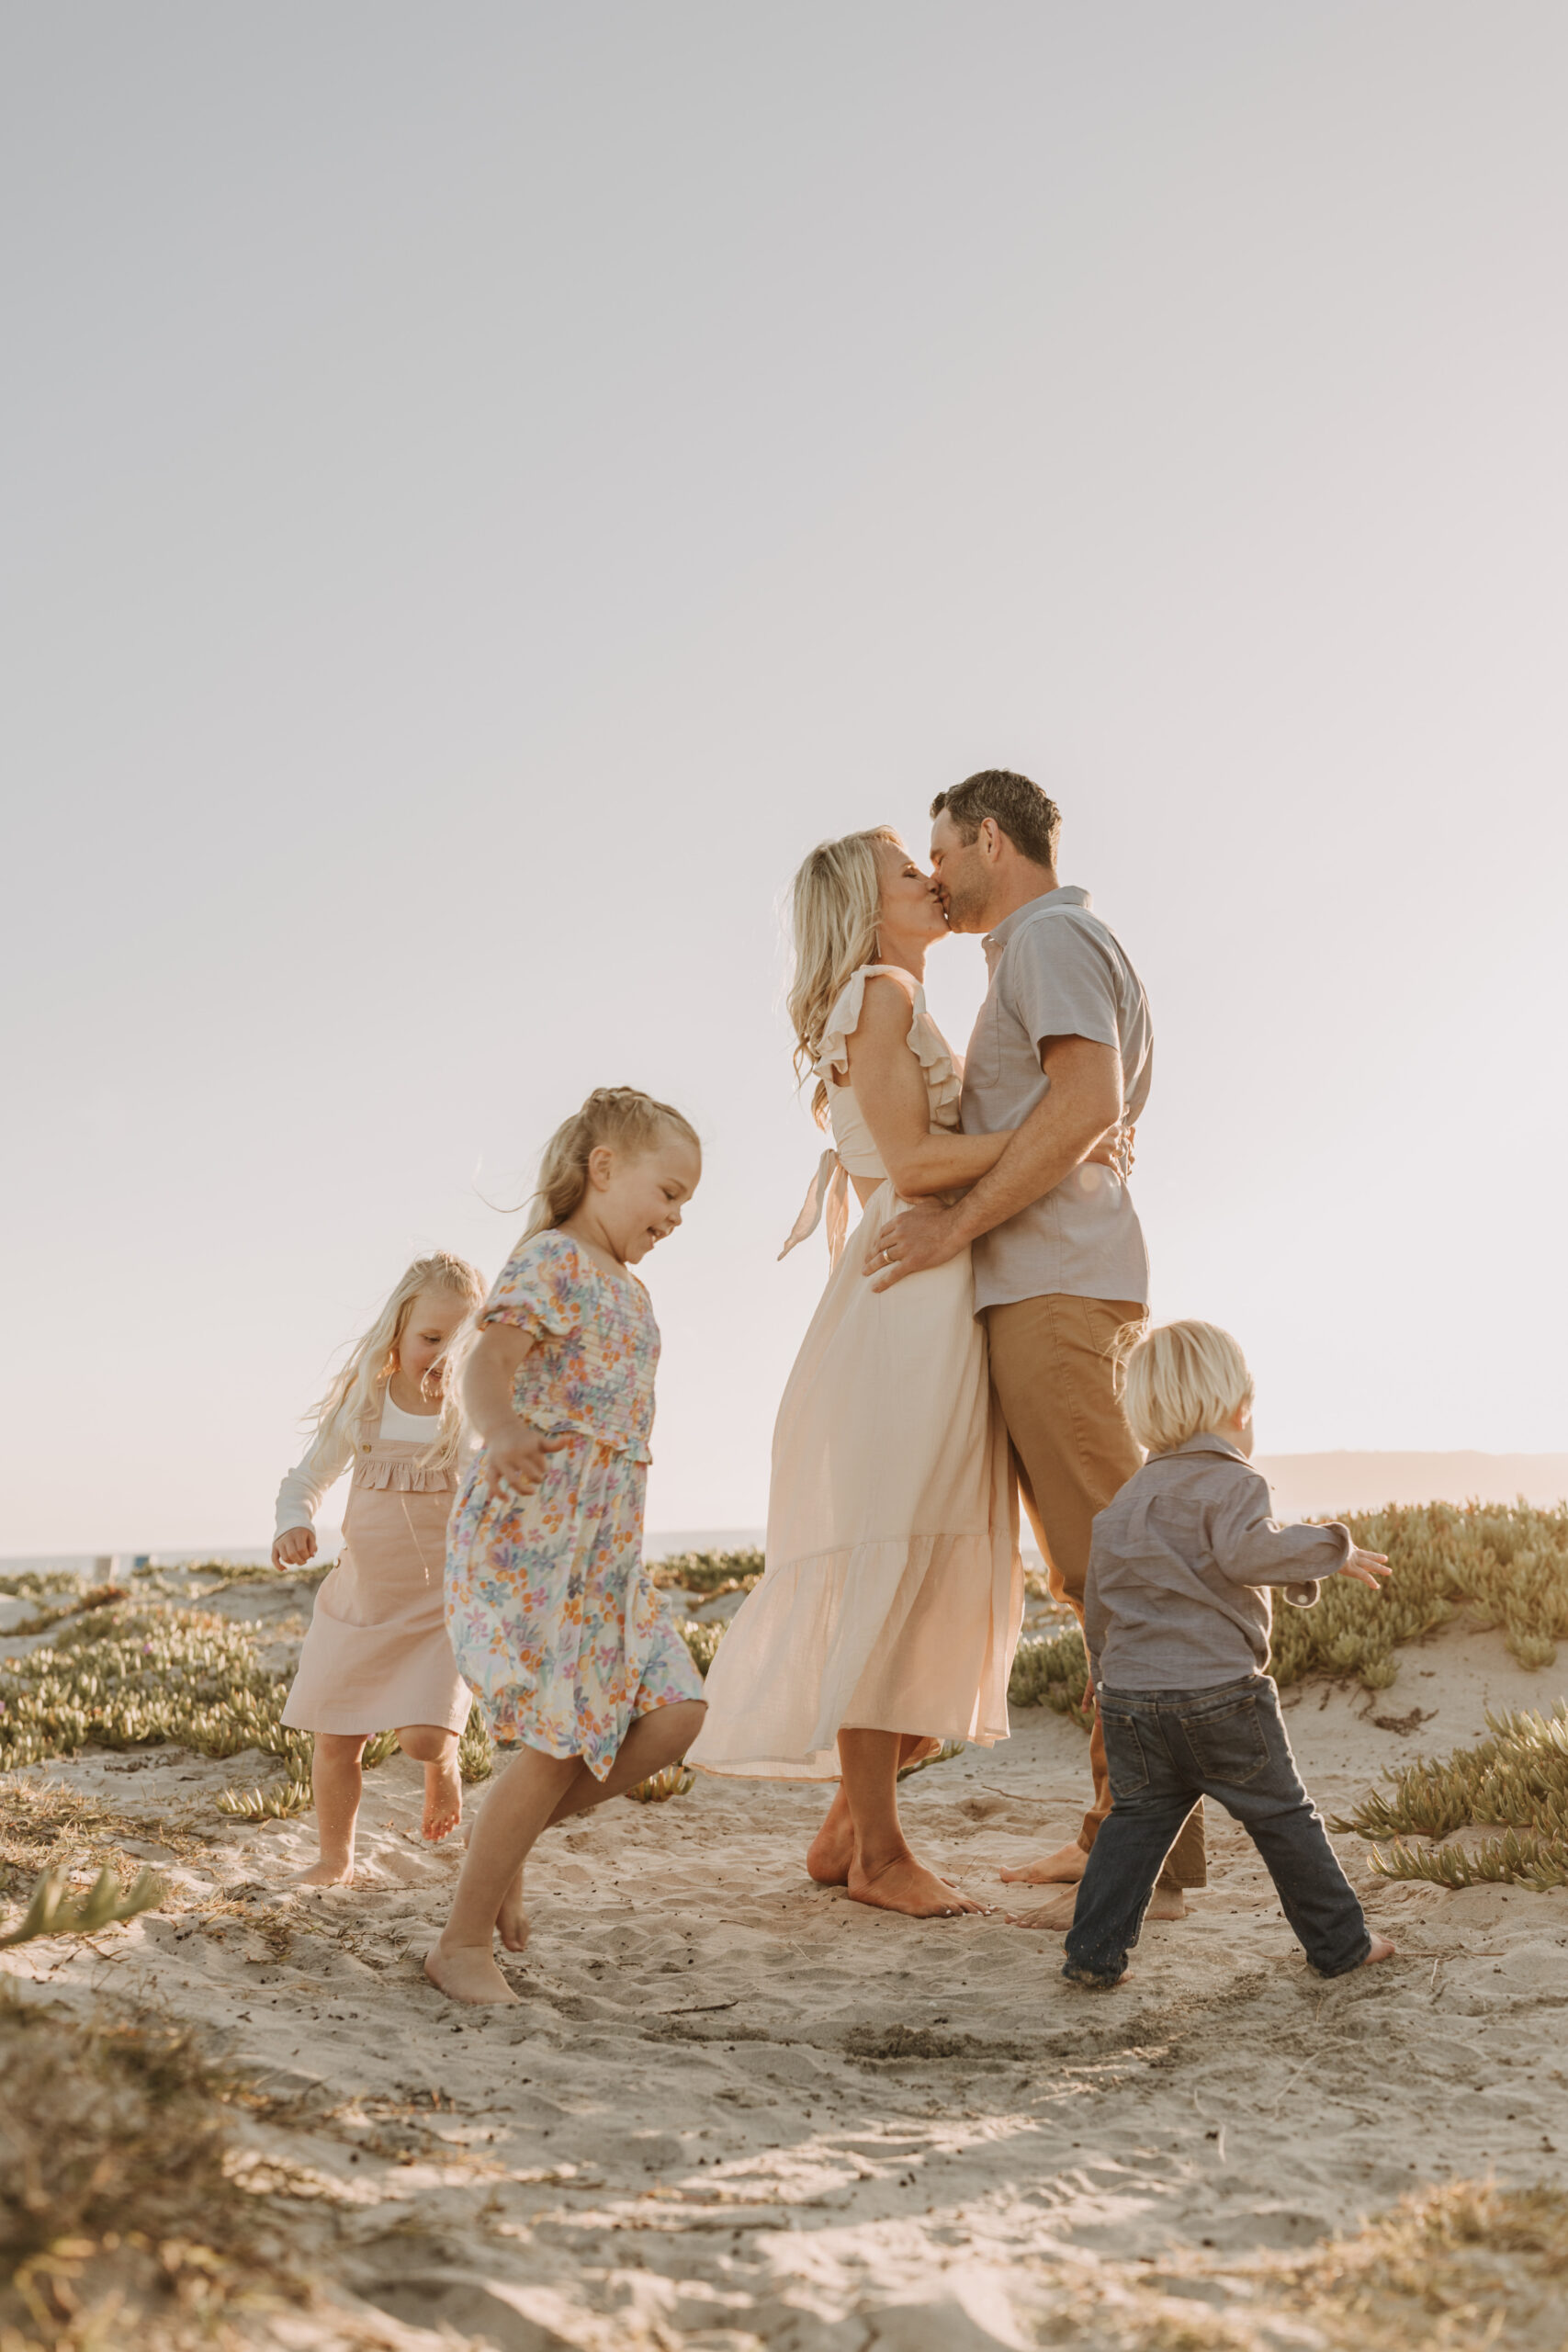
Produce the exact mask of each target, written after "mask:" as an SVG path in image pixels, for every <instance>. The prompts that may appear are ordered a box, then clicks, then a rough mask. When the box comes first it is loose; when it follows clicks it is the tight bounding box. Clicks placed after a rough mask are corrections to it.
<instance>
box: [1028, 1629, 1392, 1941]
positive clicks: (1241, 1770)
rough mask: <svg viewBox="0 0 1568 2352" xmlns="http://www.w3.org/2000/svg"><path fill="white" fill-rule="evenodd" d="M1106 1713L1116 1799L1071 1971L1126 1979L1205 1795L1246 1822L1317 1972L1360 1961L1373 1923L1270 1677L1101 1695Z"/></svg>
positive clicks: (1070, 1936)
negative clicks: (1305, 1780)
mask: <svg viewBox="0 0 1568 2352" xmlns="http://www.w3.org/2000/svg"><path fill="white" fill-rule="evenodd" d="M1100 1718H1101V1721H1102V1722H1103V1723H1104V1725H1105V1754H1106V1761H1107V1764H1108V1765H1109V1768H1110V1774H1111V1796H1112V1798H1113V1799H1114V1803H1113V1804H1112V1806H1111V1813H1110V1815H1109V1817H1108V1818H1107V1819H1106V1820H1105V1821H1104V1822H1103V1823H1102V1824H1101V1826H1100V1835H1099V1837H1098V1838H1096V1839H1095V1841H1094V1848H1093V1850H1092V1852H1091V1853H1090V1855H1089V1865H1088V1868H1087V1869H1086V1870H1085V1871H1084V1874H1083V1880H1082V1883H1081V1884H1080V1885H1079V1888H1078V1899H1077V1909H1076V1910H1075V1912H1074V1915H1073V1924H1072V1927H1071V1928H1069V1930H1068V1932H1067V1947H1066V1949H1067V1959H1066V1967H1065V1968H1064V1969H1063V1971H1062V1973H1063V1975H1064V1976H1066V1977H1068V1978H1069V1979H1070V1980H1071V1981H1072V1982H1073V1983H1074V1984H1077V1985H1114V1984H1115V1982H1116V1980H1117V1978H1118V1977H1119V1976H1121V1975H1122V1973H1123V1971H1124V1970H1125V1968H1126V1965H1127V1954H1128V1952H1129V1951H1130V1950H1131V1948H1132V1947H1133V1945H1134V1944H1135V1943H1136V1942H1137V1940H1138V1931H1139V1929H1140V1928H1142V1926H1143V1924H1144V1913H1145V1910H1146V1909H1147V1908H1148V1901H1149V1896H1150V1895H1151V1894H1153V1892H1154V1884H1155V1881H1156V1878H1157V1877H1158V1875H1159V1867H1160V1864H1161V1863H1162V1862H1163V1861H1164V1860H1165V1857H1166V1854H1167V1851H1168V1849H1169V1846H1170V1841H1171V1839H1172V1838H1174V1837H1175V1836H1176V1833H1177V1831H1178V1830H1179V1828H1180V1826H1181V1825H1182V1823H1183V1822H1184V1821H1185V1820H1186V1818H1187V1815H1188V1814H1189V1812H1190V1810H1191V1806H1192V1802H1193V1800H1194V1798H1196V1797H1199V1796H1205V1797H1213V1798H1214V1799H1215V1801H1216V1802H1217V1803H1218V1804H1223V1805H1224V1808H1225V1811H1226V1812H1227V1813H1228V1814H1230V1815H1232V1817H1233V1818H1234V1819H1235V1820H1236V1821H1239V1822H1240V1823H1241V1825H1242V1826H1243V1828H1244V1829H1245V1830H1246V1831H1247V1836H1248V1837H1249V1838H1251V1840H1252V1842H1253V1844H1254V1845H1255V1846H1256V1847H1257V1849H1258V1852H1259V1853H1260V1854H1261V1855H1262V1857H1263V1859H1264V1860H1265V1862H1267V1864H1268V1866H1269V1877H1270V1878H1271V1879H1272V1880H1273V1882H1274V1885H1275V1888H1276V1890H1277V1892H1278V1894H1279V1897H1280V1904H1281V1905H1283V1908H1284V1913H1285V1917H1286V1918H1287V1919H1288V1920H1289V1921H1290V1923H1291V1925H1292V1928H1294V1929H1295V1931H1296V1934H1297V1935H1298V1936H1299V1937H1300V1939H1301V1941H1302V1944H1303V1948H1304V1950H1305V1951H1306V1956H1307V1958H1308V1960H1309V1961H1310V1962H1312V1965H1313V1966H1314V1968H1315V1969H1316V1970H1317V1972H1318V1973H1319V1975H1320V1976H1343V1975H1344V1974H1345V1973H1346V1972H1347V1970H1348V1969H1352V1968H1359V1966H1360V1964H1361V1962H1362V1961H1363V1960H1365V1958H1366V1956H1367V1954H1368V1952H1369V1951H1371V1937H1370V1936H1369V1935H1368V1933H1367V1922H1366V1917H1365V1914H1364V1913H1363V1912H1362V1909H1361V1906H1360V1905H1359V1903H1358V1902H1357V1900H1356V1897H1355V1894H1353V1892H1352V1891H1351V1887H1350V1883H1349V1881H1348V1879H1347V1877H1346V1876H1345V1873H1344V1871H1342V1870H1341V1869H1340V1867H1339V1864H1338V1861H1337V1859H1336V1856H1335V1852H1334V1849H1333V1847H1332V1846H1331V1845H1330V1844H1329V1842H1328V1834H1327V1832H1326V1830H1325V1828H1324V1826H1323V1817H1322V1815H1320V1814H1319V1812H1318V1810H1317V1807H1316V1806H1315V1805H1314V1804H1313V1802H1312V1799H1311V1798H1310V1797H1309V1796H1308V1794H1307V1792H1306V1791H1305V1790H1304V1789H1303V1786H1302V1784H1301V1781H1300V1778H1299V1777H1298V1775H1297V1772H1296V1762H1295V1758H1294V1757H1293V1756H1292V1753H1291V1743H1290V1741H1289V1739H1288V1738H1287V1737H1286V1736H1285V1726H1284V1723H1283V1721H1282V1720H1281V1717H1280V1694H1279V1692H1278V1691H1277V1690H1276V1689H1275V1687H1274V1684H1273V1682H1272V1681H1271V1680H1270V1679H1269V1676H1268V1675H1266V1674H1247V1675H1244V1676H1243V1677H1242V1679H1240V1681H1238V1682H1224V1683H1222V1684H1220V1686H1219V1687H1218V1689H1215V1690H1209V1691H1101V1692H1100Z"/></svg>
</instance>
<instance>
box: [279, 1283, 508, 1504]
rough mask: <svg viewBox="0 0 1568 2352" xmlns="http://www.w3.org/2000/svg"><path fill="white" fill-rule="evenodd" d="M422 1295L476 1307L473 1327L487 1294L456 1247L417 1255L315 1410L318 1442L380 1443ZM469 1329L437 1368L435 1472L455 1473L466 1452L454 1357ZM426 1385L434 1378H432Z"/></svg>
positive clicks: (425, 1460) (426, 1463) (431, 1455)
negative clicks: (443, 1294) (446, 1295)
mask: <svg viewBox="0 0 1568 2352" xmlns="http://www.w3.org/2000/svg"><path fill="white" fill-rule="evenodd" d="M422 1290H449V1291H451V1292H452V1294H453V1295H454V1296H455V1297H457V1298H461V1299H465V1300H466V1301H467V1302H468V1312H467V1316H466V1317H465V1324H467V1325H468V1326H471V1324H472V1320H473V1314H474V1309H475V1308H476V1307H477V1306H479V1301H480V1300H481V1299H482V1298H483V1296H484V1295H485V1284H484V1276H483V1275H482V1274H481V1273H479V1271H478V1269H477V1268H475V1267H473V1266H470V1265H469V1263H468V1260H467V1259H466V1258H455V1257H453V1255H452V1253H451V1251H450V1250H434V1252H433V1253H432V1254H431V1256H430V1257H428V1258H416V1259H415V1260H414V1261H413V1264H412V1266H411V1267H410V1268H409V1269H408V1271H407V1272H406V1273H405V1274H404V1275H403V1276H402V1279H401V1280H400V1282H399V1283H398V1285H397V1287H396V1289H395V1290H394V1291H393V1293H392V1295H391V1296H390V1298H389V1299H388V1301H387V1304H386V1306H384V1307H383V1308H382V1309H381V1312H380V1314H379V1315H378V1317H376V1320H375V1322H374V1323H372V1325H371V1326H370V1329H369V1330H368V1331H367V1333H366V1334H365V1337H364V1338H363V1339H362V1340H360V1342H359V1344H358V1346H357V1347H356V1348H355V1350H354V1351H353V1352H352V1354H351V1355H350V1357H349V1359H348V1362H347V1363H345V1364H344V1367H343V1370H342V1371H341V1372H340V1373H339V1374H337V1376H336V1377H335V1379H334V1380H333V1383H332V1385H331V1386H330V1387H329V1388H328V1390H327V1393H326V1395H325V1396H324V1397H322V1398H321V1403H320V1404H319V1405H318V1406H317V1407H316V1408H315V1421H316V1442H318V1444H319V1443H320V1442H321V1441H322V1440H323V1439H325V1440H327V1441H328V1442H331V1440H332V1439H333V1438H335V1437H342V1438H346V1440H347V1441H348V1442H349V1444H350V1445H352V1446H353V1447H354V1448H355V1451H358V1450H359V1449H360V1448H361V1447H363V1446H367V1445H371V1444H373V1443H374V1442H375V1438H376V1431H377V1429H378V1425H379V1422H380V1418H381V1405H382V1400H383V1398H384V1396H385V1393H386V1386H387V1383H388V1381H389V1380H390V1378H391V1376H392V1374H393V1373H394V1372H395V1371H396V1370H397V1364H398V1349H399V1346H400V1342H401V1340H402V1336H403V1333H404V1332H405V1331H406V1330H407V1329H408V1325H409V1317H410V1316H411V1315H412V1313H413V1305H414V1301H415V1299H416V1298H417V1297H418V1296H419V1295H420V1293H421V1291H422ZM465 1324H459V1326H458V1327H457V1330H456V1331H455V1332H454V1333H453V1335H452V1344H451V1346H450V1347H448V1348H447V1349H446V1351H445V1353H444V1354H443V1355H442V1357H441V1358H440V1361H439V1363H437V1364H436V1365H435V1367H434V1373H435V1374H436V1375H438V1376H439V1380H440V1392H441V1415H440V1419H438V1421H437V1422H436V1425H435V1434H434V1437H433V1438H432V1440H431V1442H430V1444H429V1446H428V1447H427V1448H426V1450H425V1452H424V1453H423V1454H421V1456H420V1462H421V1464H422V1466H423V1468H425V1469H428V1470H451V1469H455V1468H456V1466H457V1462H458V1460H459V1458H460V1456H461V1453H462V1450H463V1408H462V1402H461V1399H460V1397H459V1395H458V1389H459V1387H460V1385H461V1384H460V1383H459V1381H458V1380H457V1376H456V1372H455V1367H454V1356H455V1354H456V1351H457V1347H458V1344H459V1341H460V1340H462V1338H463V1336H464V1330H465ZM425 1377H426V1382H427V1384H428V1382H429V1381H430V1379H431V1377H432V1374H426V1375H425Z"/></svg>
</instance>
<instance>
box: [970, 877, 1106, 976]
mask: <svg viewBox="0 0 1568 2352" xmlns="http://www.w3.org/2000/svg"><path fill="white" fill-rule="evenodd" d="M1089 904H1090V900H1089V892H1088V891H1087V890H1080V889H1079V888H1078V886H1077V883H1076V882H1065V883H1063V884H1062V886H1061V888H1059V889H1055V890H1042V892H1041V893H1040V896H1039V897H1038V898H1037V899H1025V900H1024V902H1023V904H1022V906H1021V907H1014V909H1013V910H1012V912H1011V914H1010V915H1005V916H1004V917H1003V919H1002V921H1001V922H999V923H998V925H997V927H996V929H995V931H988V932H987V933H986V936H985V938H984V939H983V940H982V941H981V943H980V944H981V945H982V946H983V947H984V949H985V951H986V969H987V971H988V972H994V971H995V970H996V968H997V964H998V959H999V957H1000V956H1001V952H1002V950H1003V948H1004V947H1005V946H1006V945H1007V944H1008V942H1009V941H1010V939H1012V938H1014V937H1015V936H1016V935H1017V933H1019V932H1021V930H1022V929H1023V927H1024V925H1025V923H1028V922H1033V920H1034V918H1035V916H1036V915H1043V914H1045V913H1047V912H1048V911H1049V910H1051V909H1052V908H1053V907H1085V908H1087V907H1088V906H1089Z"/></svg>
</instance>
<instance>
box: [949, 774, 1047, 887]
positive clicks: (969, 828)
mask: <svg viewBox="0 0 1568 2352" xmlns="http://www.w3.org/2000/svg"><path fill="white" fill-rule="evenodd" d="M944 811H945V813H946V815H947V816H948V817H949V818H951V820H952V821H953V824H954V825H956V826H957V828H958V831H959V834H960V836H961V837H962V839H963V841H964V844H965V846H967V844H968V843H969V842H972V841H973V840H974V839H975V837H976V834H977V833H978V831H979V830H980V820H981V819H982V818H983V817H989V818H990V819H991V820H992V822H993V823H994V824H995V825H996V827H997V830H998V832H1003V833H1005V834H1006V835H1007V837H1008V839H1009V841H1010V842H1011V843H1012V845H1013V847H1014V849H1016V850H1017V851H1018V852H1019V853H1020V854H1021V856H1023V857H1027V858H1028V859H1029V860H1030V861H1031V862H1032V864H1033V865H1048V866H1050V867H1051V868H1052V870H1053V871H1055V865H1056V843H1057V842H1058V841H1059V840H1060V839H1061V834H1062V812H1061V810H1060V809H1058V808H1057V806H1056V804H1055V801H1054V800H1053V799H1052V797H1051V796H1050V794H1049V793H1048V792H1042V791H1041V789H1040V786H1038V785H1037V784H1031V783H1030V781H1029V778H1028V777H1027V776H1026V775H1014V774H1013V772H1012V770H1011V769H1010V768H982V769H981V770H980V772H979V774H978V775H970V776H965V777H964V782H963V783H962V784H955V785H954V786H953V790H952V791H951V792H939V793H938V794H937V797H936V798H935V799H934V800H933V801H932V802H931V815H932V816H933V817H940V816H942V814H943V813H944Z"/></svg>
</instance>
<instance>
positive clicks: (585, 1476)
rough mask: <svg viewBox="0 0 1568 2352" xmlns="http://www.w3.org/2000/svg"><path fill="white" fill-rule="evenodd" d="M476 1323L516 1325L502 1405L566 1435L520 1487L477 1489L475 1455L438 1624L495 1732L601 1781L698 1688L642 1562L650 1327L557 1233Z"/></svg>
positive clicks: (653, 1331) (630, 1300)
mask: <svg viewBox="0 0 1568 2352" xmlns="http://www.w3.org/2000/svg"><path fill="white" fill-rule="evenodd" d="M491 1323H513V1324H515V1325H516V1327H517V1329H519V1330H520V1331H525V1332H526V1333H527V1334H528V1336H529V1338H530V1339H531V1340H533V1341H534V1345H533V1347H532V1348H531V1349H530V1350H529V1351H528V1353H527V1355H526V1356H525V1359H524V1361H523V1363H522V1364H521V1365H520V1366H519V1368H518V1373H517V1380H516V1385H515V1386H514V1388H513V1405H514V1407H515V1408H516V1410H517V1412H518V1413H519V1414H520V1415H521V1417H522V1419H524V1420H525V1421H528V1422H531V1423H532V1424H533V1426H534V1427H535V1428H536V1429H538V1430H544V1431H545V1433H546V1435H547V1436H550V1437H559V1436H570V1440H571V1442H570V1444H569V1445H566V1446H563V1447H562V1449H561V1451H560V1452H559V1453H552V1454H550V1455H549V1456H548V1457H547V1458H548V1464H549V1466H548V1468H547V1471H546V1473H545V1479H544V1484H543V1485H542V1486H541V1487H539V1489H538V1491H537V1492H536V1494H532V1495H529V1496H527V1497H526V1498H525V1499H524V1500H522V1501H513V1500H509V1499H508V1498H507V1497H506V1496H504V1495H492V1494H491V1493H490V1492H489V1491H488V1490H487V1488H486V1487H485V1484H484V1480H483V1478H482V1476H480V1464H482V1461H483V1456H482V1454H481V1455H480V1456H479V1460H478V1461H477V1462H476V1464H475V1466H474V1468H473V1469H472V1470H471V1471H470V1472H469V1474H468V1481H467V1483H466V1485H465V1486H464V1488H463V1491H462V1493H461V1495H460V1496H459V1497H458V1500H457V1509H456V1510H454V1512H453V1514H452V1523H451V1528H450V1532H449V1533H448V1537H447V1546H446V1630H447V1632H448V1634H450V1636H451V1640H452V1647H453V1650H454V1652H455V1653H456V1656H457V1664H458V1668H459V1669H460V1671H461V1673H462V1675H463V1678H464V1679H465V1681H466V1682H468V1685H469V1687H470V1688H471V1689H472V1691H474V1693H475V1694H476V1696H477V1697H478V1699H479V1704H480V1706H481V1708H482V1709H483V1711H484V1714H485V1717H486V1720H487V1722H488V1724H489V1725H490V1729H491V1736H492V1737H493V1738H494V1739H496V1740H498V1741H499V1742H501V1743H502V1745H504V1746H521V1747H534V1748H538V1749H541V1750H542V1751H543V1753H544V1754H545V1755H547V1756H561V1757H565V1756H581V1758H582V1760H583V1762H584V1763H585V1764H586V1765H587V1766H588V1768H589V1770H590V1771H591V1772H592V1774H593V1776H594V1778H595V1779H596V1780H600V1781H603V1780H604V1778H605V1777H606V1775H607V1774H608V1772H609V1770H610V1767H611V1765H612V1764H614V1762H615V1758H616V1756H617V1755H618V1753H619V1752H620V1748H621V1745H622V1742H623V1741H624V1740H625V1738H626V1733H627V1731H628V1729H629V1728H630V1726H631V1724H632V1723H633V1721H634V1719H635V1718H636V1717H637V1716H638V1715H644V1714H647V1713H649V1712H650V1711H651V1710H652V1709H653V1708H655V1707H668V1706H671V1705H673V1704H674V1703H675V1702H677V1701H679V1700H682V1699H700V1698H701V1697H702V1694H703V1687H702V1680H701V1678H700V1676H699V1675H698V1673H697V1670H696V1668H695V1667H694V1665H693V1663H692V1659H691V1654H690V1652H689V1651H688V1650H687V1647H686V1645H685V1643H684V1642H683V1641H682V1637H681V1634H680V1633H679V1631H678V1630H677V1628H676V1626H675V1624H674V1623H673V1622H672V1621H671V1618H670V1617H669V1616H668V1615H667V1614H666V1613H665V1611H664V1608H663V1606H662V1604H661V1602H660V1599H659V1595H658V1593H657V1592H656V1591H655V1589H654V1588H653V1586H652V1584H651V1583H650V1582H649V1577H648V1573H647V1571H646V1569H645V1568H644V1566H643V1564H642V1515H643V1498H644V1493H645V1490H646V1487H647V1484H648V1464H649V1461H650V1459H651V1456H650V1454H649V1448H648V1439H649V1431H650V1430H651V1429H652V1427H653V1375H654V1370H655V1367H656V1366H657V1364H658V1362H659V1326H658V1324H657V1323H656V1322H655V1321H654V1319H653V1308H652V1306H650V1305H649V1297H648V1293H647V1292H646V1291H645V1290H644V1288H643V1286H642V1284H641V1283H639V1282H637V1281H635V1280H634V1279H633V1278H632V1277H631V1276H630V1275H628V1276H627V1277H626V1279H625V1280H624V1281H615V1280H614V1279H612V1277H611V1276H610V1275H608V1274H606V1273H605V1272H604V1271H603V1270H602V1269H601V1268H600V1267H599V1266H598V1265H596V1264H595V1262H594V1261H593V1260H592V1258H591V1257H589V1255H588V1253H587V1251H586V1250H581V1249H580V1248H579V1247H578V1244H577V1243H576V1242H575V1241H574V1240H573V1239H572V1238H571V1236H570V1234H568V1233H561V1232H558V1231H554V1230H551V1231H547V1232H544V1233H536V1234H535V1235H534V1236H533V1238H531V1239H530V1240H527V1241H525V1242H523V1243H522V1244H521V1245H520V1246H519V1248H518V1249H517V1250H515V1251H514V1253H513V1256H512V1257H511V1258H510V1259H509V1260H508V1261H507V1263H506V1265H505V1266H504V1267H503V1268H502V1272H501V1273H500V1275H499V1277H498V1278H497V1280H496V1283H495V1286H494V1288H493V1289H492V1290H491V1294H490V1296H489V1298H488V1299H487V1300H486V1302H485V1304H484V1306H483V1308H482V1309H481V1311H480V1314H479V1328H480V1329H481V1330H482V1329H486V1328H487V1327H488V1326H489V1325H490V1324H491Z"/></svg>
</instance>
